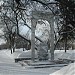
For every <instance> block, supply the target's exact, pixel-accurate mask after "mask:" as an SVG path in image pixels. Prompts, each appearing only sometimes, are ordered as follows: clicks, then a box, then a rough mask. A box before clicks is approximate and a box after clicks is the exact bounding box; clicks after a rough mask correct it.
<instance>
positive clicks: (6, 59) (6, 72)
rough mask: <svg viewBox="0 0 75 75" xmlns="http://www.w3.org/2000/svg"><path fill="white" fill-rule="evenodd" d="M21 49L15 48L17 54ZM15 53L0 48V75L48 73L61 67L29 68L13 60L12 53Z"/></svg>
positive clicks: (41, 74)
mask: <svg viewBox="0 0 75 75" xmlns="http://www.w3.org/2000/svg"><path fill="white" fill-rule="evenodd" d="M21 50H22V49H21ZM21 50H20V49H19V50H18V49H17V50H16V52H15V53H16V54H18V53H20V52H21ZM16 54H10V50H0V75H49V73H53V72H55V71H56V70H58V69H60V68H61V67H57V68H56V67H52V68H42V69H41V68H39V69H29V68H26V67H23V66H21V65H20V64H19V63H15V62H14V59H13V57H14V56H13V55H16Z"/></svg>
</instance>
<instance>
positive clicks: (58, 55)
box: [54, 50, 75, 60]
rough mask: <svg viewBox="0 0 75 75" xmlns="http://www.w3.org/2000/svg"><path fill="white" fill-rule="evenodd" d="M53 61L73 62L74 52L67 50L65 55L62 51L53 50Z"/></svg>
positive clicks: (74, 58)
mask: <svg viewBox="0 0 75 75" xmlns="http://www.w3.org/2000/svg"><path fill="white" fill-rule="evenodd" d="M54 53H55V60H57V59H58V58H60V59H71V60H75V50H67V52H66V53H65V51H64V50H55V52H54Z"/></svg>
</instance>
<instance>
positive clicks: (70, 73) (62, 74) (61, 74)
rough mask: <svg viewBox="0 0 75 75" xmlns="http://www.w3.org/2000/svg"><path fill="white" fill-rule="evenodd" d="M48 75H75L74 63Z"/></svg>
mask: <svg viewBox="0 0 75 75" xmlns="http://www.w3.org/2000/svg"><path fill="white" fill-rule="evenodd" d="M50 75H75V63H72V64H70V65H68V66H66V67H63V68H62V69H60V70H58V71H56V72H54V73H52V74H50Z"/></svg>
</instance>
